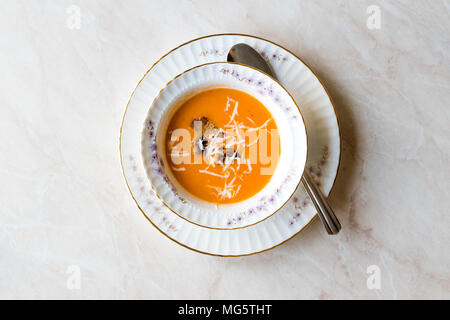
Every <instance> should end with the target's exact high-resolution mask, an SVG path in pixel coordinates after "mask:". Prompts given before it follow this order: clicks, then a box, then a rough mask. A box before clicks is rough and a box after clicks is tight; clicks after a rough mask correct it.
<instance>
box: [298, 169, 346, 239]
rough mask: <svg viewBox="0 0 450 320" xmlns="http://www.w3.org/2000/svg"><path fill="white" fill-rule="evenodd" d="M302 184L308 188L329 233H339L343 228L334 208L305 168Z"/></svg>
mask: <svg viewBox="0 0 450 320" xmlns="http://www.w3.org/2000/svg"><path fill="white" fill-rule="evenodd" d="M302 184H303V186H304V187H305V189H306V192H307V193H308V195H309V197H310V198H311V200H312V202H313V204H314V206H315V207H316V210H317V213H318V214H319V218H320V220H322V223H323V224H324V226H325V229H327V232H328V234H337V233H339V230H341V224H340V223H339V220H338V219H337V218H336V215H335V214H334V212H333V209H331V207H330V206H329V205H328V201H327V200H326V198H325V196H324V195H323V193H322V192H321V191H320V190H319V188H317V186H316V184H315V183H314V182H313V181H312V178H311V176H310V175H309V173H308V172H307V171H306V170H305V172H304V173H303V176H302Z"/></svg>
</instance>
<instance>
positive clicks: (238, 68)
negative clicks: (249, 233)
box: [142, 62, 307, 229]
mask: <svg viewBox="0 0 450 320" xmlns="http://www.w3.org/2000/svg"><path fill="white" fill-rule="evenodd" d="M212 88H231V89H238V90H241V91H244V92H246V93H248V94H250V95H252V96H253V97H255V98H256V99H258V100H259V101H260V102H262V103H263V104H264V105H265V107H266V108H267V109H268V110H269V111H270V113H271V114H272V117H273V118H274V120H275V122H276V124H277V127H278V130H279V134H280V146H281V153H280V158H279V160H278V165H277V168H276V169H275V172H274V174H273V176H272V178H271V179H270V181H269V183H268V184H267V185H266V186H265V187H264V188H263V189H262V190H261V191H260V192H258V193H257V194H256V195H254V196H253V197H251V198H249V199H247V200H244V201H241V202H238V203H233V204H223V205H217V204H213V203H210V202H206V201H204V200H201V199H199V198H197V197H195V196H193V195H192V194H190V193H189V192H188V191H187V190H185V189H184V188H183V187H182V186H181V185H180V184H179V183H178V181H177V180H176V179H175V177H174V176H173V175H172V173H171V171H170V169H168V168H169V164H168V162H167V159H166V156H165V143H164V141H165V135H166V131H167V127H168V124H169V121H170V119H171V116H172V115H173V114H174V112H175V111H176V110H177V108H178V107H179V106H180V104H181V103H182V102H184V101H186V99H188V98H189V97H192V96H194V95H195V94H197V93H199V92H201V91H204V90H207V89H212ZM306 155H307V136H306V129H305V125H304V121H303V117H302V115H301V113H300V110H299V108H298V106H297V105H296V103H295V101H294V100H293V98H292V97H291V96H290V94H289V93H288V92H287V91H286V90H285V89H284V88H283V86H282V85H281V84H279V83H278V82H277V81H276V80H274V79H273V78H271V77H270V76H268V75H267V74H265V73H263V72H261V71H259V70H257V69H254V68H252V67H248V66H244V65H241V64H235V63H224V62H216V63H209V64H204V65H200V66H197V67H194V68H192V69H189V70H187V71H185V72H183V73H182V74H180V75H178V76H177V77H175V78H174V79H173V80H172V81H170V82H169V83H168V84H167V85H166V86H165V87H164V88H163V89H162V90H161V92H160V93H159V94H158V96H157V97H156V98H155V100H154V101H153V103H152V105H151V106H150V108H149V111H148V115H147V118H146V120H145V123H144V129H143V131H142V157H143V163H144V166H145V168H146V171H147V175H148V178H149V179H150V184H151V186H152V188H153V190H154V192H155V193H156V195H157V196H158V197H159V198H160V199H161V201H162V202H163V203H164V204H165V205H166V206H167V207H168V208H169V209H170V210H172V211H173V212H174V213H176V214H178V215H179V216H180V217H182V218H184V219H186V220H188V221H189V222H192V223H194V224H198V225H201V226H204V227H207V228H216V229H235V228H236V227H233V226H231V223H230V221H236V220H238V221H239V220H242V221H245V223H243V224H240V225H239V228H243V227H247V226H249V225H253V224H255V223H258V222H260V221H262V220H264V219H266V218H268V217H269V216H271V215H272V214H274V213H275V212H276V211H278V210H279V209H280V208H281V207H282V206H283V205H284V204H285V203H286V202H287V201H288V200H289V199H290V197H291V196H292V194H293V193H294V192H295V190H296V189H297V187H298V185H299V183H300V179H301V176H302V174H303V171H304V168H305V162H306ZM244 218H245V219H244Z"/></svg>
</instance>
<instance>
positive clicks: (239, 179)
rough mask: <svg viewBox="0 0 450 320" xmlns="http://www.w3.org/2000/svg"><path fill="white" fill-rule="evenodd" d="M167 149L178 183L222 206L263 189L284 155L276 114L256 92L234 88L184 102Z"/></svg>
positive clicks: (173, 121)
mask: <svg viewBox="0 0 450 320" xmlns="http://www.w3.org/2000/svg"><path fill="white" fill-rule="evenodd" d="M165 147H166V149H165V150H166V152H165V153H166V160H167V163H168V164H169V167H170V169H171V171H172V173H173V175H174V176H175V178H176V179H177V181H178V182H179V183H180V184H181V185H182V186H183V187H184V188H185V189H186V190H187V191H188V192H190V193H191V194H193V195H194V196H196V197H198V198H200V199H202V200H205V201H208V202H212V203H217V204H226V203H234V202H239V201H242V200H245V199H248V198H250V197H252V196H253V195H255V194H256V193H258V192H259V191H260V190H261V189H263V188H264V186H265V185H266V184H267V183H268V182H269V181H270V178H271V177H272V175H273V172H274V171H275V168H276V165H277V163H278V158H279V155H280V143H279V135H278V130H277V125H276V123H275V121H274V119H273V118H272V115H271V114H270V112H269V111H268V110H267V109H266V107H265V106H264V105H263V104H262V103H261V102H260V101H258V100H257V99H256V98H254V97H252V96H251V95H249V94H247V93H245V92H242V91H239V90H235V89H228V88H218V89H211V90H207V91H203V92H200V93H198V94H197V95H195V96H193V97H192V98H190V99H188V100H187V101H185V102H183V103H182V104H181V105H180V106H179V108H178V109H177V110H176V111H175V113H174V115H173V116H172V118H171V120H170V122H169V125H168V129H167V133H166V141H165ZM268 159H269V160H268Z"/></svg>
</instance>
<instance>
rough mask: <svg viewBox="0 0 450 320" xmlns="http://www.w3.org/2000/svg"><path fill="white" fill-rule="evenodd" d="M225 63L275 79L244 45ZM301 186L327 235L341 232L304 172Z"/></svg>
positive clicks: (324, 202) (241, 44) (254, 53)
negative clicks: (243, 66)
mask: <svg viewBox="0 0 450 320" xmlns="http://www.w3.org/2000/svg"><path fill="white" fill-rule="evenodd" d="M227 61H228V62H238V63H242V64H246V65H249V66H252V67H255V68H257V69H259V70H261V71H263V72H265V73H267V74H268V75H270V76H271V77H272V78H274V79H276V76H275V73H274V72H273V70H272V68H271V67H270V65H269V64H268V63H267V62H266V60H265V59H264V58H263V57H262V56H261V55H260V54H259V53H258V51H256V50H255V49H253V48H252V47H250V46H249V45H246V44H245V43H238V44H236V45H234V46H233V47H232V48H231V49H230V51H229V53H228V56H227ZM302 184H303V186H304V187H305V189H306V192H308V195H309V197H310V198H311V200H312V202H313V203H314V206H315V207H316V210H317V213H318V214H319V217H320V220H321V221H322V222H323V224H324V226H325V229H326V230H327V232H328V234H337V233H338V232H339V230H341V224H340V223H339V220H338V219H337V217H336V215H335V214H334V212H333V210H332V209H331V207H330V205H329V204H328V202H327V199H326V197H325V196H324V195H323V194H322V192H321V191H320V190H319V188H318V187H317V186H316V185H315V183H314V181H313V180H312V178H311V176H310V175H309V173H308V172H307V171H306V170H305V171H304V172H303V176H302Z"/></svg>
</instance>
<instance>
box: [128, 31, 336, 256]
mask: <svg viewBox="0 0 450 320" xmlns="http://www.w3.org/2000/svg"><path fill="white" fill-rule="evenodd" d="M242 42H243V43H247V44H249V45H251V46H252V47H254V48H255V49H256V50H257V51H259V52H260V53H261V54H262V55H263V56H265V57H266V59H267V60H269V61H270V63H271V66H272V68H273V69H274V71H275V73H276V76H277V78H278V79H279V81H280V82H281V84H282V85H283V86H284V87H285V88H286V89H287V90H288V91H289V93H290V94H291V95H292V96H293V98H294V99H295V101H296V103H297V104H298V105H299V107H300V109H301V111H302V115H303V117H304V120H305V124H306V130H307V133H308V157H307V162H306V168H307V170H308V171H309V172H310V173H311V175H312V176H313V177H314V179H315V180H316V183H317V184H318V185H319V187H320V188H321V190H322V191H323V192H324V194H326V195H328V194H329V192H330V191H331V189H332V187H333V184H334V181H335V178H336V175H337V171H338V167H339V160H340V144H341V141H340V136H339V127H338V122H337V117H336V113H335V110H334V107H333V104H332V102H331V99H330V97H329V95H328V93H327V92H326V90H325V88H324V86H323V85H322V84H321V82H320V81H319V79H318V78H317V77H316V76H315V74H314V73H313V72H312V70H311V69H310V68H309V67H308V66H307V65H306V64H305V63H304V62H302V61H301V60H300V59H299V58H298V57H296V56H295V55H294V54H292V53H291V52H290V51H288V50H286V49H284V48H282V47H281V46H279V45H277V44H275V43H273V42H270V41H268V40H264V39H261V38H257V37H253V36H248V35H239V34H221V35H212V36H206V37H202V38H199V39H195V40H192V41H190V42H188V43H185V44H183V45H181V46H179V47H177V48H175V49H173V50H172V51H170V52H169V53H167V54H166V55H164V56H163V57H162V58H161V59H160V60H158V61H157V62H156V63H155V64H154V65H153V66H152V67H151V68H150V70H148V71H147V72H146V74H145V75H144V77H143V78H142V79H141V81H140V82H139V83H138V85H137V87H136V89H135V90H134V92H133V94H132V96H131V98H130V100H129V102H128V105H127V108H126V110H125V114H124V117H123V122H122V126H121V132H120V157H121V162H122V169H123V174H124V177H125V180H126V183H127V186H128V188H129V190H130V192H131V195H132V197H133V199H134V200H135V201H136V204H137V205H138V207H139V209H140V210H141V211H142V213H143V214H144V215H145V217H146V218H147V219H148V220H149V221H150V222H151V223H152V224H153V225H154V226H155V227H156V228H157V229H158V230H159V231H161V232H162V233H163V234H164V235H166V236H167V237H169V238H170V239H172V240H173V241H175V242H177V243H178V244H180V245H182V246H184V247H187V248H189V249H192V250H194V251H197V252H201V253H205V254H211V255H218V256H243V255H250V254H255V253H259V252H263V251H266V250H268V249H271V248H273V247H276V246H278V245H280V244H282V243H284V242H285V241H287V240H288V239H290V238H292V237H293V236H295V235H296V234H297V233H299V232H300V231H301V230H303V229H304V228H305V227H306V226H307V225H308V224H309V223H310V222H311V221H312V220H313V219H314V218H315V216H316V211H315V208H314V206H313V205H312V203H311V201H310V200H309V198H308V196H307V194H306V191H305V190H304V189H303V188H302V187H299V188H298V189H297V190H296V192H295V193H294V195H293V197H291V199H290V200H289V201H288V202H287V203H286V204H285V205H284V206H283V207H282V208H281V209H280V210H279V211H278V212H276V213H275V214H273V215H271V216H270V217H268V218H267V219H265V220H263V221H261V222H259V223H257V224H253V225H248V224H246V223H245V221H242V219H245V217H241V216H239V217H236V218H231V219H230V221H227V225H228V226H230V227H233V229H231V228H230V229H228V230H220V229H211V228H205V227H202V226H200V225H197V224H193V223H191V222H189V221H187V220H186V219H184V218H182V217H180V216H179V215H177V214H175V213H173V212H172V211H170V210H169V209H168V208H167V207H166V206H165V205H163V204H162V202H161V201H160V200H159V199H158V198H157V197H156V195H155V194H154V193H153V191H152V188H151V186H150V182H149V180H148V179H147V176H146V169H145V167H144V164H143V161H142V157H141V132H142V126H143V122H144V121H145V119H146V117H147V113H148V109H149V107H150V105H151V104H152V102H153V100H154V99H155V97H156V96H157V95H158V93H159V91H160V90H161V88H163V87H164V86H165V85H166V84H167V82H169V81H170V80H172V79H173V78H174V77H175V76H177V75H178V74H180V73H182V72H183V71H185V70H187V69H190V68H193V67H195V66H198V65H201V64H205V63H210V62H220V61H226V57H227V53H228V51H229V49H230V48H231V47H232V46H233V45H234V44H237V43H242ZM249 219H251V216H249ZM241 226H242V227H241Z"/></svg>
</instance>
